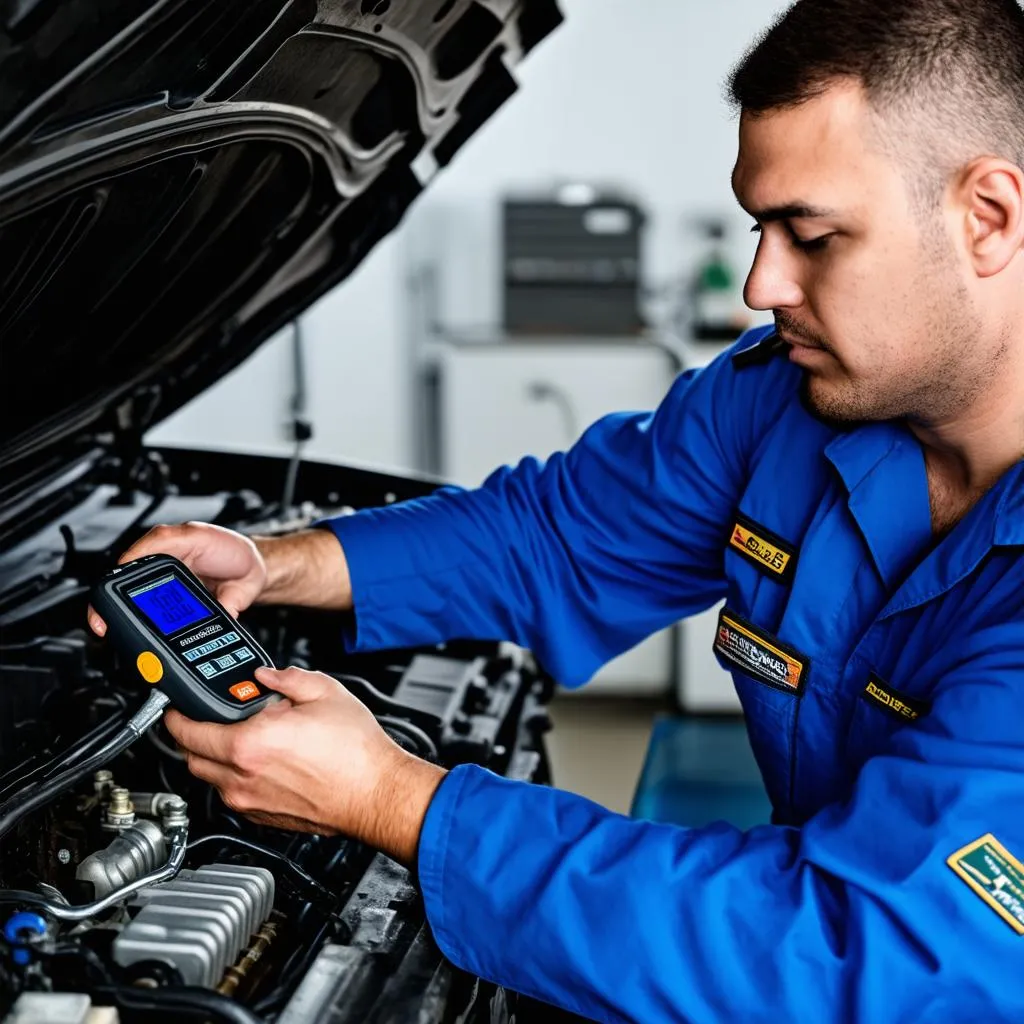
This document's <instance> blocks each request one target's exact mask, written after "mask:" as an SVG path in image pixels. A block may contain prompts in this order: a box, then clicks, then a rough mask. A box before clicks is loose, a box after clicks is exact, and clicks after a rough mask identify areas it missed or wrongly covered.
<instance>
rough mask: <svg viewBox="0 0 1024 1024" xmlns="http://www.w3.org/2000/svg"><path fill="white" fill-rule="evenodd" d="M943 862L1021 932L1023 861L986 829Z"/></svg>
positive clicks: (1023, 923) (1023, 927) (1023, 920)
mask: <svg viewBox="0 0 1024 1024" xmlns="http://www.w3.org/2000/svg"><path fill="white" fill-rule="evenodd" d="M946 863H947V864H948V865H949V866H950V867H951V868H952V869H953V870H954V871H955V872H956V873H957V874H958V875H959V876H960V878H962V879H963V880H964V881H965V882H966V883H967V884H968V885H969V886H970V887H971V889H973V890H974V892H975V894H976V895H978V896H980V897H981V898H982V899H983V900H984V901H985V902H986V903H987V904H988V905H989V906H990V907H991V908H992V909H993V910H994V911H995V912H996V913H997V914H998V915H999V916H1000V917H1001V918H1002V919H1003V920H1004V921H1005V922H1006V923H1007V924H1008V925H1009V926H1010V927H1011V928H1012V929H1013V930H1014V931H1015V932H1016V933H1017V934H1018V935H1024V864H1021V862H1020V861H1019V860H1017V859H1016V858H1015V857H1014V856H1013V855H1012V854H1011V853H1010V852H1009V850H1007V849H1006V847H1005V846H1003V845H1002V843H1000V842H999V840H998V839H996V837H995V836H994V835H992V833H991V832H990V833H989V834H988V835H987V836H982V837H981V838H980V839H976V840H975V841H974V842H973V843H969V844H968V845H967V846H965V847H964V848H963V849H961V850H957V851H956V853H954V854H953V855H952V856H951V857H950V858H948V860H947V861H946Z"/></svg>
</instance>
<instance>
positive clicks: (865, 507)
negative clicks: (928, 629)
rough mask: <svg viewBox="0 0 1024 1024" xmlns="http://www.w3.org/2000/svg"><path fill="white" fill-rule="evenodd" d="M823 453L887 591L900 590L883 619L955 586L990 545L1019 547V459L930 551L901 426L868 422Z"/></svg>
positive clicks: (920, 475)
mask: <svg viewBox="0 0 1024 1024" xmlns="http://www.w3.org/2000/svg"><path fill="white" fill-rule="evenodd" d="M825 455H826V457H827V458H828V459H829V461H830V462H831V463H832V465H833V466H835V468H836V470H837V471H838V473H839V475H840V477H841V478H842V480H843V483H844V484H845V485H846V489H847V491H848V493H849V509H850V513H851V514H852V515H853V517H854V519H855V520H856V522H857V525H858V526H859V527H860V530H861V533H862V534H863V536H864V540H865V542H866V544H867V546H868V549H869V550H870V552H871V555H872V558H873V559H874V562H875V565H876V567H877V568H878V571H879V573H880V574H881V576H882V579H883V580H884V582H885V585H886V586H887V587H888V588H889V590H890V592H894V591H896V589H897V588H899V589H900V595H899V597H898V598H897V597H895V595H894V601H893V604H892V605H891V606H890V608H889V610H888V611H889V613H892V612H895V611H898V610H899V609H900V608H905V607H909V606H911V605H912V604H917V603H920V601H921V600H924V599H926V598H927V597H928V595H932V596H934V595H935V594H938V593H943V592H945V591H946V590H948V589H950V588H951V587H953V586H955V585H956V583H957V582H959V581H960V580H961V579H963V578H965V577H966V576H967V575H968V574H969V573H971V572H972V571H973V570H974V569H975V567H976V566H977V565H978V564H979V562H980V561H981V560H982V558H984V556H985V555H986V554H987V553H988V552H989V551H990V550H991V549H992V548H993V547H1018V546H1021V547H1024V461H1021V462H1018V463H1017V464H1016V465H1015V466H1013V467H1012V468H1011V469H1009V470H1008V471H1007V472H1006V473H1004V474H1003V476H1002V477H1001V478H1000V479H999V481H998V482H997V483H996V484H995V486H994V487H993V488H992V489H991V490H990V491H989V492H988V493H987V494H986V495H985V496H984V497H983V498H982V499H981V500H980V501H979V502H978V503H977V504H976V505H975V506H974V508H972V509H971V511H970V512H969V513H968V514H967V515H966V516H965V517H964V519H963V521H962V522H960V523H959V524H958V525H957V527H956V529H955V530H953V532H952V533H951V534H950V535H949V536H948V537H946V538H945V539H944V540H943V541H942V543H940V544H938V545H935V544H934V542H933V534H932V525H931V507H930V504H929V500H928V477H927V473H926V471H925V464H924V454H923V452H922V450H921V446H920V443H919V442H918V441H917V439H916V438H915V437H914V435H913V434H911V433H910V431H909V430H908V429H907V428H906V427H904V426H903V425H901V424H894V423H871V424H866V425H864V426H862V427H858V428H857V429H855V430H852V431H849V432H847V433H844V434H840V435H839V437H837V438H836V439H835V440H833V441H832V442H831V443H830V444H829V445H828V447H827V448H826V449H825ZM926 553H927V556H926V557H923V556H925V554H926ZM908 577H909V578H908ZM904 581H906V585H905V586H904V585H903V584H904Z"/></svg>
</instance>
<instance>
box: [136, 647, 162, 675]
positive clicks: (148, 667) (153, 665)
mask: <svg viewBox="0 0 1024 1024" xmlns="http://www.w3.org/2000/svg"><path fill="white" fill-rule="evenodd" d="M135 665H136V667H137V668H138V670H139V675H140V676H142V678H143V679H145V680H146V682H147V683H159V682H160V680H161V679H163V677H164V666H163V663H162V662H161V661H160V659H159V658H158V657H157V656H156V655H155V654H154V653H153V652H152V651H143V652H142V653H141V654H140V655H139V656H138V657H137V658H136V659H135Z"/></svg>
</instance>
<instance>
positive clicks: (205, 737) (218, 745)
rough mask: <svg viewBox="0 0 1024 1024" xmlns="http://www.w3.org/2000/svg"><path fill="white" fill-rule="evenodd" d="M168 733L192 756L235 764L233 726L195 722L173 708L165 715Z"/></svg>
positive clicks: (224, 763)
mask: <svg viewBox="0 0 1024 1024" xmlns="http://www.w3.org/2000/svg"><path fill="white" fill-rule="evenodd" d="M164 724H165V725H166V726H167V731H168V732H169V733H170V734H171V735H172V736H173V737H174V738H175V739H176V740H177V741H178V742H179V743H180V744H181V745H182V746H183V747H184V748H185V749H186V750H187V751H189V753H191V754H198V755H199V756H200V757H204V758H207V759H209V760H211V761H217V762H218V763H219V764H222V765H227V764H232V763H233V762H234V758H233V756H232V753H233V749H234V743H235V735H234V733H233V731H232V730H234V729H235V728H236V726H233V725H218V724H217V723H215V722H194V721H193V720H192V719H191V718H186V717H185V716H184V715H183V714H182V713H181V712H180V711H175V710H174V709H173V708H172V709H170V710H168V711H167V713H166V714H165V715H164Z"/></svg>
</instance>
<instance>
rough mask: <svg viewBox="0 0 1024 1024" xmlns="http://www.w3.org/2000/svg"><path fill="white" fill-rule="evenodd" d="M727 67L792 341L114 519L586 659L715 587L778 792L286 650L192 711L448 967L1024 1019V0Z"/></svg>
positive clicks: (804, 17)
mask: <svg viewBox="0 0 1024 1024" xmlns="http://www.w3.org/2000/svg"><path fill="white" fill-rule="evenodd" d="M731 93H732V98H733V100H734V102H735V103H736V105H738V107H739V108H740V110H741V118H740V152H739V159H738V162H737V165H736V168H735V173H734V181H733V184H734V188H735V191H736V194H737V197H738V198H739V201H740V203H741V205H742V206H743V207H744V209H746V210H747V211H748V212H749V213H750V214H751V216H752V217H753V219H754V220H755V221H756V225H755V230H756V231H758V232H760V241H759V247H758V251H757V256H756V259H755V262H754V265H753V268H752V270H751V273H750V277H749V280H748V282H747V286H746V299H747V301H748V303H749V305H750V306H751V307H753V308H756V309H760V310H766V311H768V310H770V311H772V312H773V314H774V318H775V329H776V330H777V332H778V337H779V338H780V339H781V340H782V341H783V342H785V343H786V344H785V345H784V346H782V345H780V344H778V342H777V341H774V340H773V339H772V337H771V335H770V331H771V328H761V329H758V330H756V331H754V332H752V333H751V334H749V335H748V336H746V337H745V338H744V339H742V340H741V341H740V343H739V344H738V345H737V346H736V348H735V349H734V350H733V351H731V352H729V353H727V354H726V355H725V356H724V357H722V358H720V359H718V360H717V361H716V362H714V363H713V364H712V365H711V366H710V367H709V368H707V369H705V370H703V371H700V372H689V373H686V374H684V375H683V376H682V377H680V378H679V380H678V381H677V382H676V383H675V385H674V386H673V388H672V390H671V392H670V394H669V395H668V397H667V398H666V399H665V401H664V403H663V405H662V406H661V407H660V409H659V410H658V411H657V412H656V413H654V414H652V415H632V414H623V415H614V416H610V417H607V418H605V419H603V420H602V421H600V422H599V423H597V424H596V425H595V426H593V427H592V428H591V429H590V430H589V431H588V432H587V433H586V434H585V435H584V436H583V438H582V439H581V440H580V441H579V443H578V444H576V445H575V446H574V447H573V448H572V449H571V450H570V451H569V452H567V453H565V454H559V455H556V456H554V457H552V458H551V459H550V460H548V461H547V462H546V464H543V465H541V464H540V463H538V462H537V461H535V460H532V459H527V460H525V461H524V462H522V463H521V464H520V465H519V466H518V467H517V468H514V469H511V468H504V469H501V470H499V471H497V472H496V473H495V474H494V475H493V476H491V477H490V479H489V480H488V481H487V482H486V483H485V484H484V486H483V487H481V488H480V489H478V490H475V491H461V490H456V489H448V490H445V491H444V492H442V493H440V494H438V495H436V496H432V497H430V498H427V499H425V500H420V501H413V502H409V503H406V504H403V505H400V506H397V507H391V508H388V509H386V510H370V511H366V512H363V513H360V514H358V515H355V516H350V517H346V518H341V519H337V520H333V521H329V522H326V523H324V524H320V525H319V526H318V527H317V528H314V529H312V530H308V531H305V532H302V533H299V534H296V535H294V536H291V537H286V538H280V539H262V540H258V541H257V542H256V543H253V542H251V541H249V540H247V539H244V538H242V537H241V536H239V535H237V534H233V533H231V532H228V531H225V530H222V529H219V528H216V527H212V526H207V525H203V524H188V525H185V526H180V527H161V528H158V529H157V530H155V531H153V532H152V533H151V534H149V535H147V536H146V537H145V538H143V539H142V540H141V541H140V542H139V543H138V544H137V545H135V546H134V547H133V548H132V549H131V550H129V551H128V552H126V554H125V556H124V557H125V558H134V557H136V556H139V555H142V554H146V553H149V552H155V551H167V552H171V553H172V554H175V555H178V556H179V557H181V558H183V559H184V560H185V561H186V562H187V563H188V564H190V565H191V566H192V567H193V569H194V570H196V571H197V572H198V573H199V574H201V575H202V576H203V577H204V578H205V579H206V580H207V581H208V582H209V583H210V584H211V586H213V587H214V588H215V590H216V592H217V594H218V596H219V598H220V600H221V601H222V602H223V603H224V604H226V605H227V606H228V607H229V608H230V609H232V610H233V611H234V612H236V613H237V612H240V611H242V610H243V609H244V608H246V607H247V606H248V605H250V604H252V603H253V602H273V603H290V604H295V605H302V606H316V607H327V608H337V609H349V608H353V607H354V616H353V617H352V619H351V620H350V621H351V623H352V625H351V632H350V635H348V636H347V638H346V642H347V644H348V645H349V646H350V647H351V648H353V649H371V648H385V647H402V646H411V645H420V644H431V643H435V642H440V641H444V640H447V639H450V638H455V637H481V638H509V639H513V640H515V641H517V642H519V643H521V644H523V645H525V646H527V647H529V648H532V649H533V650H534V651H535V652H536V653H537V655H538V657H539V658H540V659H541V661H542V663H543V664H545V665H546V666H547V667H548V668H549V669H550V670H551V671H552V673H553V674H554V675H555V676H556V678H559V679H560V680H563V681H565V682H567V683H569V684H579V683H582V682H583V681H584V680H586V679H587V678H588V677H590V676H591V675H592V673H593V672H594V671H595V670H596V669H597V668H598V667H599V666H600V665H601V664H602V663H604V662H606V661H607V660H609V659H610V658H612V657H614V656H615V655H617V654H619V653H620V652H622V651H625V650H626V649H627V648H629V647H631V646H633V645H634V644H636V643H637V642H639V641H640V640H641V639H643V638H644V637H646V636H648V635H649V634H651V633H653V632H655V631H656V630H660V629H662V628H663V627H666V626H668V625H669V624H670V623H673V622H675V621H676V620H678V619H679V618H680V617H682V616H686V615H691V614H694V613H696V612H699V611H701V610H702V609H706V608H708V607H710V606H711V605H712V604H714V603H715V602H717V601H719V600H720V599H722V598H723V597H724V598H726V599H727V608H726V611H724V612H723V613H722V617H721V619H720V621H719V628H718V631H717V640H716V645H715V646H716V650H717V652H718V656H719V659H720V660H721V661H722V663H723V664H724V665H726V666H727V667H728V668H730V669H731V670H732V672H733V675H734V678H735V683H736V686H737V688H738V691H739V695H740V697H741V699H742V703H743V707H744V710H745V713H746V718H747V723H748V729H749V734H750V738H751V743H752V745H753V748H754V751H755V754H756V756H757V760H758V763H759V765H760V767H761V770H762V773H763V775H764V780H765V784H766V786H767V789H768V793H769V795H770V797H771V800H772V803H773V807H774V815H773V821H772V824H770V825H765V826H762V827H758V828H754V829H752V830H750V831H748V832H741V831H738V830H737V829H735V828H732V827H729V826H727V825H725V824H717V825H712V826H708V827H706V828H697V829H687V828H683V827H677V826H671V825H665V824H655V823H649V822H641V821H632V820H628V819H626V818H623V817H620V816H617V815H615V814H612V813H610V812H608V811H606V810H604V809H602V808H600V807H598V806H596V805H594V804H592V803H590V802H588V801H587V800H585V799H582V798H580V797H577V796H573V795H569V794H566V793H561V792H558V791H556V790H553V789H549V788H544V787H537V786H530V785H527V784H524V783H519V782H510V781H507V780H504V779H500V778H498V777H496V776H494V775H491V774H489V773H487V772H486V771H484V770H482V769H480V768H478V767H475V766H462V767H458V768H456V769H454V770H452V771H450V772H447V773H445V772H444V771H443V770H442V769H440V768H438V767H436V766H433V765H429V764H426V763H423V762H421V761H418V760H416V759H415V758H414V757H412V756H411V755H409V754H406V753H404V752H402V751H400V750H399V749H398V748H397V747H396V746H395V745H394V744H393V743H391V741H390V740H389V739H388V738H387V737H386V736H385V735H384V733H383V732H382V731H381V730H380V729H379V728H378V727H377V725H376V723H375V722H374V720H373V718H372V717H371V716H370V714H369V712H368V711H366V710H365V709H364V708H363V707H362V706H361V705H360V704H358V703H357V702H356V701H355V699H354V698H352V697H351V696H350V695H348V694H347V693H346V692H345V691H343V690H342V689H341V688H340V687H339V686H338V684H336V683H335V682H334V681H333V680H330V679H328V678H327V677H325V676H323V675H319V674H316V673H309V672H305V671H300V670H298V669H294V668H292V669H286V670H284V671H276V672H275V671H268V672H265V673H263V674H262V675H261V676H260V679H261V681H262V682H263V683H265V684H267V685H270V686H273V687H275V688H276V689H278V690H280V691H281V692H282V693H283V694H284V695H285V696H286V697H287V698H289V700H288V701H285V702H282V703H281V704H280V705H278V706H277V707H274V708H271V709H270V710H268V711H266V712H264V713H263V714H261V715H259V716H257V717H256V718H254V719H253V720H251V721H249V722H247V723H245V724H242V725H236V726H217V725H209V724H197V723H194V722H190V721H188V720H186V719H184V718H182V717H181V716H180V715H178V714H175V713H170V714H168V717H167V723H168V727H169V728H170V730H171V732H172V733H173V735H174V736H175V737H176V738H177V739H178V741H179V742H180V743H181V744H182V745H183V747H185V748H186V749H187V750H188V751H189V766H190V768H191V770H192V771H193V772H194V773H195V774H196V775H197V776H199V777H200V778H202V779H205V780H208V781H209V782H210V783H212V784H213V785H214V786H216V787H217V789H218V790H219V791H220V793H221V794H222V796H223V798H224V799H225V801H226V802H227V804H228V805H229V806H231V807H233V808H235V809H237V810H239V811H241V812H243V813H245V814H247V815H249V816H250V817H252V818H254V819H255V820H257V821H262V822H265V823H269V824H276V825H279V826H283V827H286V828H295V829H305V830H310V831H316V832H321V833H338V832H341V833H345V834H347V835H352V836H356V837H358V838H360V839H362V840H365V841H366V842H369V843H372V844H374V845H375V846H377V847H379V848H381V849H382V850H384V851H386V852H388V853H389V854H391V855H392V856H394V857H396V858H397V859H398V860H400V861H403V862H404V863H406V864H408V865H411V866H414V867H415V868H416V870H417V871H418V877H419V882H420V884H421V886H422V890H423V894H424V898H425V901H426V910H427V915H428V918H429V921H430V924H431V926H432V928H433V932H434V935H435V936H436V938H437V941H438V943H439V944H440V946H441V948H442V950H443V951H444V952H445V954H446V955H447V956H448V957H449V958H450V959H451V960H452V961H454V962H455V963H456V964H457V965H458V966H460V967H462V968H465V969H466V970H468V971H470V972H472V973H474V974H477V975H481V976H483V977H485V978H489V979H492V980H494V981H497V982H500V983H501V984H503V985H505V986H507V987H509V988H510V989H514V990H516V991H519V992H523V993H526V994H529V995H532V996H536V997H539V998H540V999H542V1000H546V1001H548V1002H551V1003H555V1004H558V1005H560V1006H562V1007H564V1008H567V1009H569V1010H572V1011H574V1012H576V1013H579V1014H582V1015H583V1016H585V1017H588V1018H595V1019H597V1020H601V1021H627V1020H628V1021H645V1022H646V1021H665V1020H672V1021H678V1020H685V1021H737V1020H742V1021H760V1020H764V1021H779V1020H790V1021H814V1022H818V1021H825V1020H827V1021H870V1022H873V1024H878V1022H887V1021H910V1020H913V1021H918V1022H922V1021H941V1022H944V1024H945V1022H951V1021H957V1022H962V1021H979V1020H988V1021H1016V1022H1020V1021H1022V1020H1024V980H1022V979H1024V972H1022V968H1024V865H1022V861H1024V169H1022V168H1024V12H1022V10H1021V8H1020V6H1019V5H1018V3H1017V2H1016V0H901V2H900V3H892V2H891V0H801V2H799V3H797V4H796V5H795V6H794V7H792V8H791V9H790V10H789V11H788V12H787V13H786V14H785V15H784V16H783V17H782V18H781V19H780V20H779V21H778V22H777V23H776V24H775V26H774V27H773V28H772V29H771V30H770V31H769V32H768V34H767V35H766V36H764V37H763V38H762V39H761V41H760V42H759V43H758V44H757V45H756V46H755V48H754V49H753V50H752V51H751V52H750V53H749V54H748V55H747V56H746V58H745V59H744V60H743V62H742V63H741V65H740V66H739V68H738V70H737V71H736V72H735V74H734V76H733V78H732V81H731ZM91 622H92V625H93V628H94V629H96V630H97V631H99V632H102V629H103V625H102V623H100V622H98V621H97V620H96V617H95V614H94V613H92V618H91ZM271 768H272V770H270V769H271Z"/></svg>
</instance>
